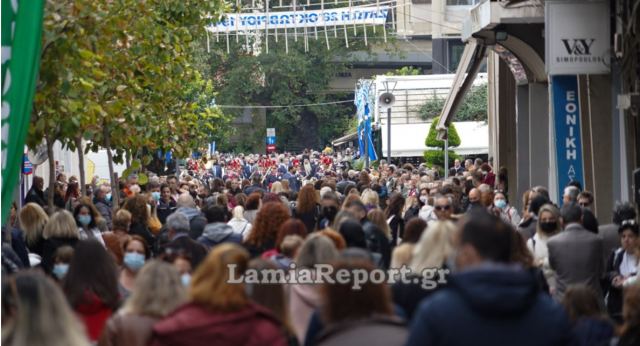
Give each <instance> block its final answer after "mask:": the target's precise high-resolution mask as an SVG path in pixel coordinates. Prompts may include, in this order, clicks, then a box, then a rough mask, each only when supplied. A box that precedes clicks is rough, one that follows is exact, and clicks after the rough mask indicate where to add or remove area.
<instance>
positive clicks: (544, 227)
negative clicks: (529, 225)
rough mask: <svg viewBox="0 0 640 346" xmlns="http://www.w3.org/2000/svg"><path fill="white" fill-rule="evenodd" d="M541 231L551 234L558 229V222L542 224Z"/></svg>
mask: <svg viewBox="0 0 640 346" xmlns="http://www.w3.org/2000/svg"><path fill="white" fill-rule="evenodd" d="M540 229H541V230H543V231H545V232H551V231H555V230H556V229H558V223H557V222H540Z"/></svg>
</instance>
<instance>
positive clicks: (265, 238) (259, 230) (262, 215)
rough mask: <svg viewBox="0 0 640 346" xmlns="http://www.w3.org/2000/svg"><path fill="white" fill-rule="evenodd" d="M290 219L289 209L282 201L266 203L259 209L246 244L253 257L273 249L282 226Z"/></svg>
mask: <svg viewBox="0 0 640 346" xmlns="http://www.w3.org/2000/svg"><path fill="white" fill-rule="evenodd" d="M288 219H289V210H288V209H287V207H286V206H285V205H284V204H282V203H280V202H269V203H265V204H264V205H263V206H262V208H260V210H259V211H258V214H257V215H256V219H255V221H254V223H253V227H252V228H251V233H250V234H249V237H248V238H247V240H246V241H245V242H244V246H245V247H246V248H247V250H249V253H250V254H251V257H252V258H253V257H258V256H260V254H262V253H263V252H265V251H267V250H269V249H273V248H274V247H275V244H276V238H277V236H278V230H279V229H280V226H282V224H283V223H284V222H285V221H287V220H288Z"/></svg>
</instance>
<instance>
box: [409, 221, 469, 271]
mask: <svg viewBox="0 0 640 346" xmlns="http://www.w3.org/2000/svg"><path fill="white" fill-rule="evenodd" d="M456 231H457V230H456V226H455V225H454V224H453V223H452V222H451V221H436V222H433V223H432V224H431V225H429V227H427V229H426V230H425V231H424V233H422V236H421V237H420V240H419V241H418V243H417V244H415V247H414V248H413V258H412V259H411V263H410V264H409V268H410V269H411V270H412V271H413V272H414V273H421V272H422V271H423V270H424V269H426V268H437V267H441V266H442V264H443V263H444V262H445V260H446V259H447V256H449V255H450V254H451V253H452V252H453V236H454V234H455V232H456Z"/></svg>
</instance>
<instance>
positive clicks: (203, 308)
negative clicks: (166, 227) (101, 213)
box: [149, 217, 287, 346]
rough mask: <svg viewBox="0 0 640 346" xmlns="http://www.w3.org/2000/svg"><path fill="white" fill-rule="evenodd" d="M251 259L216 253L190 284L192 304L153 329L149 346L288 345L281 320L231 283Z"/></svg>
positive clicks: (225, 249)
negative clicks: (214, 345)
mask: <svg viewBox="0 0 640 346" xmlns="http://www.w3.org/2000/svg"><path fill="white" fill-rule="evenodd" d="M170 219H171V217H170ZM249 258H250V257H249V253H248V252H247V251H246V250H244V249H243V248H242V247H240V246H238V245H236V244H231V243H225V244H221V245H220V246H217V247H216V248H215V249H213V250H212V251H211V252H210V253H209V255H208V256H207V258H206V259H205V261H204V262H203V263H202V266H201V267H200V268H198V269H197V270H196V272H195V273H194V275H193V277H192V279H191V287H190V290H189V298H188V303H186V304H184V305H182V306H181V307H179V308H177V309H176V310H174V311H173V312H171V313H170V314H169V315H168V316H166V317H165V318H164V319H162V320H160V321H159V322H157V323H156V324H155V325H154V326H153V334H152V337H151V342H150V343H149V345H151V346H163V345H184V346H190V345H207V344H209V343H211V342H212V340H215V341H216V343H217V344H219V345H229V346H231V345H247V346H254V345H256V346H257V345H273V346H284V345H286V344H287V341H286V340H287V339H286V337H285V335H284V333H283V331H282V324H281V323H280V321H279V320H278V318H277V317H276V316H274V315H273V314H272V313H271V312H270V311H269V310H268V309H267V308H265V307H262V306H260V305H257V304H256V303H253V302H252V301H251V300H250V298H249V296H248V294H247V289H246V288H245V284H244V283H241V282H240V283H238V284H233V285H230V284H228V283H227V281H228V280H229V279H230V278H235V279H238V277H239V275H240V273H244V272H245V270H246V269H247V267H248V263H249ZM231 268H233V272H232V269H231ZM185 321H189V322H188V323H185Z"/></svg>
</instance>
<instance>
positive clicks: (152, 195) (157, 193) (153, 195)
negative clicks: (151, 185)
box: [151, 191, 160, 202]
mask: <svg viewBox="0 0 640 346" xmlns="http://www.w3.org/2000/svg"><path fill="white" fill-rule="evenodd" d="M151 197H153V200H154V201H156V202H157V201H159V200H160V192H158V191H153V192H152V193H151Z"/></svg>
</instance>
